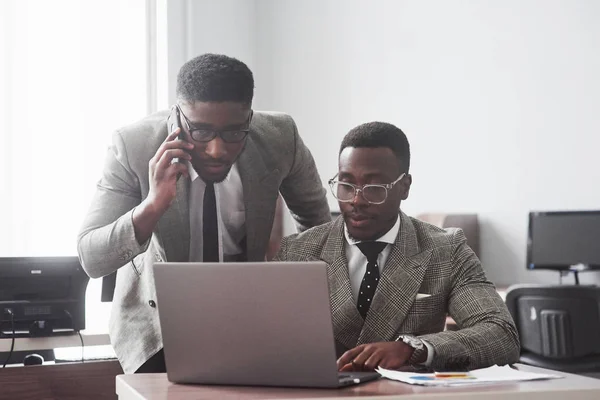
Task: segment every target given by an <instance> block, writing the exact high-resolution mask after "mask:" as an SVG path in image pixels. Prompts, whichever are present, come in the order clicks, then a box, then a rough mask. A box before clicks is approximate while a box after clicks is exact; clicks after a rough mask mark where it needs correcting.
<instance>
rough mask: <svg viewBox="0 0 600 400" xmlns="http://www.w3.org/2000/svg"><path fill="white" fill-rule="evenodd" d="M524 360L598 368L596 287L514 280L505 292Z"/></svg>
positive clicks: (569, 368)
mask: <svg viewBox="0 0 600 400" xmlns="http://www.w3.org/2000/svg"><path fill="white" fill-rule="evenodd" d="M506 305H507V307H508V310H509V311H510V313H511V315H512V317H513V319H514V321H515V324H516V325H517V330H518V331H519V337H520V340H521V357H520V359H519V361H520V362H522V363H523V364H529V365H533V366H536V367H542V368H548V369H554V370H558V371H563V372H571V373H579V374H585V373H592V374H594V376H595V374H597V373H600V288H599V287H597V286H578V285H559V286H558V285H555V286H545V285H544V286H542V285H514V286H511V287H510V288H508V292H507V293H506Z"/></svg>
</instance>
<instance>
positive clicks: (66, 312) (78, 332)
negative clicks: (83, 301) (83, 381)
mask: <svg viewBox="0 0 600 400" xmlns="http://www.w3.org/2000/svg"><path fill="white" fill-rule="evenodd" d="M63 311H64V312H65V314H66V315H67V317H69V320H70V321H71V328H72V329H73V330H74V331H75V327H74V326H73V316H72V315H71V313H70V312H69V310H63ZM75 332H77V334H78V335H79V341H80V342H81V362H84V358H83V347H84V345H83V336H81V332H80V331H79V330H76V331H75Z"/></svg>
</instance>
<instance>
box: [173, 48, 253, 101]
mask: <svg viewBox="0 0 600 400" xmlns="http://www.w3.org/2000/svg"><path fill="white" fill-rule="evenodd" d="M176 94H177V99H178V100H183V101H187V102H190V103H193V102H195V101H210V102H223V101H233V102H237V103H244V104H246V105H248V106H250V105H251V104H252V97H253V96H254V77H253V76H252V71H250V68H248V66H247V65H246V64H244V63H243V62H241V61H240V60H237V59H235V58H232V57H227V56H224V55H221V54H210V53H207V54H202V55H200V56H198V57H196V58H193V59H191V60H190V61H188V62H186V63H185V64H183V66H182V67H181V69H180V70H179V73H178V74H177V89H176Z"/></svg>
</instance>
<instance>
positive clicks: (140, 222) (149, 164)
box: [78, 54, 331, 373]
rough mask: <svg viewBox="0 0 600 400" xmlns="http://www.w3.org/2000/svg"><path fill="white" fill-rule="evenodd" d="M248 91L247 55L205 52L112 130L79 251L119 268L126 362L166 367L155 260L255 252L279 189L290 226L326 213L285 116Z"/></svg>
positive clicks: (265, 235) (138, 368) (89, 266)
mask: <svg viewBox="0 0 600 400" xmlns="http://www.w3.org/2000/svg"><path fill="white" fill-rule="evenodd" d="M253 95H254V78H253V76H252V72H251V71H250V69H248V67H247V66H246V65H245V64H244V63H242V62H241V61H238V60H236V59H234V58H230V57H226V56H223V55H215V54H204V55H201V56H199V57H196V58H194V59H192V60H190V61H188V62H187V63H186V64H184V65H183V67H181V69H180V71H179V74H178V76H177V104H176V105H174V106H173V108H172V110H171V113H170V114H169V112H159V113H157V114H154V115H151V116H149V117H146V118H145V119H143V120H141V121H139V122H137V123H134V124H132V125H129V126H127V127H125V128H122V129H120V130H118V131H117V132H116V133H115V134H114V136H113V144H112V146H111V147H110V149H109V151H108V155H107V158H106V162H105V166H104V172H103V175H102V178H101V179H100V181H99V183H98V186H97V191H96V195H95V197H94V199H93V201H92V205H91V207H90V209H89V212H88V214H87V216H86V218H85V220H84V223H83V227H82V229H81V232H80V233H79V236H78V251H79V257H80V260H81V262H82V265H83V268H84V269H85V271H86V272H87V273H88V275H90V277H92V278H98V277H102V276H106V275H109V274H112V273H115V271H117V279H116V288H115V293H114V298H113V306H112V307H113V309H112V313H111V319H110V324H109V325H110V327H109V330H110V337H111V343H112V345H113V347H114V349H115V352H116V354H117V356H118V358H119V361H120V363H121V365H122V367H123V370H124V371H125V372H126V373H132V372H164V371H165V365H164V354H163V351H162V338H161V332H160V326H159V321H158V313H157V310H156V302H155V299H156V290H155V287H154V279H153V276H152V268H151V266H152V263H153V262H155V261H174V262H177V261H179V262H182V261H210V262H217V261H259V260H264V258H265V251H266V249H267V245H268V242H269V236H270V233H271V227H272V225H273V220H274V214H275V207H276V202H277V198H278V195H279V193H281V195H282V196H283V199H284V200H285V201H286V203H287V206H288V207H289V209H290V211H291V213H292V215H293V217H294V218H295V220H296V223H297V225H298V228H299V230H301V231H303V230H305V229H307V228H310V227H313V226H317V225H320V224H322V223H325V222H328V221H329V220H330V219H331V218H330V213H329V207H328V205H327V201H326V198H325V189H324V188H323V185H322V184H321V180H320V178H319V175H318V173H317V169H316V166H315V163H314V160H313V158H312V155H311V154H310V151H309V150H308V149H307V148H306V146H305V145H304V143H303V142H302V139H301V138H300V136H299V135H298V131H297V129H296V125H295V123H294V121H293V120H292V118H291V117H290V116H288V115H285V114H281V113H266V112H258V111H256V112H253V111H252V98H253ZM168 119H169V122H168V121H167V120H168ZM171 126H173V129H172V130H169V128H170V127H171ZM177 126H179V128H177Z"/></svg>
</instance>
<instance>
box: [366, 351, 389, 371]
mask: <svg viewBox="0 0 600 400" xmlns="http://www.w3.org/2000/svg"><path fill="white" fill-rule="evenodd" d="M383 359H385V354H384V353H383V352H381V351H374V352H373V354H371V356H370V357H369V358H367V361H365V364H364V367H363V369H364V370H365V371H375V368H377V367H378V366H379V365H380V364H381V362H382V360H383Z"/></svg>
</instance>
